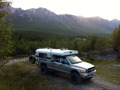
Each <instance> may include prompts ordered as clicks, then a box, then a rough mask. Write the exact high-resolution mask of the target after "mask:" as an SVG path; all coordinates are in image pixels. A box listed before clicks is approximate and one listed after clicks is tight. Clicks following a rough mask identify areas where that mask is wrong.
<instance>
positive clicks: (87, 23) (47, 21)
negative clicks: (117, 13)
mask: <svg viewBox="0 0 120 90" xmlns="http://www.w3.org/2000/svg"><path fill="white" fill-rule="evenodd" d="M5 10H9V11H10V14H9V15H8V17H7V18H12V23H13V25H14V26H13V29H15V30H37V31H41V32H51V33H56V34H65V35H66V34H67V35H86V34H110V33H111V32H112V31H113V30H114V28H115V27H118V25H119V24H120V21H119V20H116V19H115V20H111V21H109V20H106V19H103V18H100V17H91V18H85V17H82V16H74V15H69V14H63V15H57V14H55V13H54V12H51V11H50V10H47V9H45V8H38V9H28V10H22V9H21V8H13V7H8V8H5Z"/></svg>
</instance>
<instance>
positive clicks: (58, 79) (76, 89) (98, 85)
mask: <svg viewBox="0 0 120 90" xmlns="http://www.w3.org/2000/svg"><path fill="white" fill-rule="evenodd" d="M28 59H29V57H24V58H17V59H12V60H10V61H9V62H8V63H7V64H6V65H9V64H13V63H16V62H20V61H27V60H28ZM31 71H34V72H33V73H35V72H39V71H37V70H34V69H33V70H31ZM48 77H49V78H51V79H52V82H55V85H57V84H63V83H64V84H66V85H67V87H69V88H71V89H73V90H103V89H105V90H106V89H107V90H108V89H109V90H120V86H117V85H114V84H112V83H109V82H107V81H105V80H102V78H101V77H100V76H98V75H96V76H95V78H93V79H92V80H90V81H83V82H82V83H81V84H80V85H73V84H71V83H70V80H69V78H68V77H66V76H64V75H61V74H59V73H56V74H54V75H52V74H48Z"/></svg>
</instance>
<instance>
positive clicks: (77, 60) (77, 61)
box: [67, 56, 82, 64]
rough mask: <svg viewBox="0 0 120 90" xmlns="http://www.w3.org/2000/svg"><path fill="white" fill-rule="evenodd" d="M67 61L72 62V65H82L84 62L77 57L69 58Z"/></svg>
mask: <svg viewBox="0 0 120 90" xmlns="http://www.w3.org/2000/svg"><path fill="white" fill-rule="evenodd" d="M67 59H68V60H69V61H70V62H71V64H76V63H81V62H82V60H81V59H80V58H78V57H77V56H67Z"/></svg>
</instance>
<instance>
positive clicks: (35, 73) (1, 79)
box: [0, 61, 68, 90]
mask: <svg viewBox="0 0 120 90" xmlns="http://www.w3.org/2000/svg"><path fill="white" fill-rule="evenodd" d="M50 89H51V90H58V89H61V90H66V89H68V87H67V86H66V85H64V84H60V85H59V83H56V82H53V81H52V80H51V78H50V76H49V75H42V74H41V73H40V69H39V68H38V67H37V66H36V65H32V64H30V63H29V62H28V61H24V62H19V63H15V64H12V65H7V66H4V67H3V69H1V70H0V90H50Z"/></svg>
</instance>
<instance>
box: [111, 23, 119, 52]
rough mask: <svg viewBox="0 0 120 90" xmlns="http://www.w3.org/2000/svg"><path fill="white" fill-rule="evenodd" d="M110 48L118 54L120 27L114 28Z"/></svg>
mask: <svg viewBox="0 0 120 90" xmlns="http://www.w3.org/2000/svg"><path fill="white" fill-rule="evenodd" d="M111 38H112V46H113V49H114V50H115V51H117V52H120V25H119V27H118V28H115V29H114V31H113V33H112V34H111Z"/></svg>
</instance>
